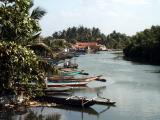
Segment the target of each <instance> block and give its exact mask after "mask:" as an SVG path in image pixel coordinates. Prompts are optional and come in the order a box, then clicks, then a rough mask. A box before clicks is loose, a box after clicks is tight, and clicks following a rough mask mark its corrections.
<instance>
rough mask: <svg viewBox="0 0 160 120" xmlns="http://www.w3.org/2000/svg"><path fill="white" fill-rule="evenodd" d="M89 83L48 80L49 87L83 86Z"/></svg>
mask: <svg viewBox="0 0 160 120" xmlns="http://www.w3.org/2000/svg"><path fill="white" fill-rule="evenodd" d="M88 83H89V81H87V82H86V81H85V82H47V87H64V86H70V87H81V86H86V85H87V84H88Z"/></svg>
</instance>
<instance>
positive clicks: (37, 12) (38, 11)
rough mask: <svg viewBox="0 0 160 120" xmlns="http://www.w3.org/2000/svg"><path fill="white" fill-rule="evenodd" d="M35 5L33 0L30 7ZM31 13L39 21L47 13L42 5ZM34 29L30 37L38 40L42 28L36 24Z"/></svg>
mask: <svg viewBox="0 0 160 120" xmlns="http://www.w3.org/2000/svg"><path fill="white" fill-rule="evenodd" d="M33 6H34V3H33V1H31V3H30V6H29V9H31V8H32V7H33ZM29 14H30V18H32V19H33V20H35V21H36V22H38V21H39V20H40V19H41V18H42V17H43V16H44V15H45V14H46V11H45V10H44V9H43V8H41V7H36V8H34V9H33V10H32V11H31V13H29ZM33 31H34V32H33V33H32V37H31V38H30V41H33V40H36V39H37V38H39V37H40V34H41V32H39V31H40V29H38V28H37V27H36V26H35V27H34V30H33Z"/></svg>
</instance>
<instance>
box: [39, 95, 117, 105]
mask: <svg viewBox="0 0 160 120" xmlns="http://www.w3.org/2000/svg"><path fill="white" fill-rule="evenodd" d="M36 99H37V100H39V101H42V102H48V103H57V104H61V105H67V106H75V107H90V106H92V105H94V104H101V105H114V104H115V103H116V102H111V101H110V100H108V99H106V98H105V99H106V100H107V101H105V100H104V99H95V98H92V99H89V98H85V97H80V96H71V97H65V96H42V97H37V98H36Z"/></svg>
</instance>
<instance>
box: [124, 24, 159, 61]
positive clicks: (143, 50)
mask: <svg viewBox="0 0 160 120" xmlns="http://www.w3.org/2000/svg"><path fill="white" fill-rule="evenodd" d="M159 51H160V26H152V27H151V28H150V29H145V30H144V31H142V32H138V33H137V34H136V35H134V36H132V37H131V43H130V44H129V45H128V46H127V47H126V48H125V49H124V54H125V56H126V57H128V58H132V59H134V60H138V61H144V62H149V63H153V64H160V53H159Z"/></svg>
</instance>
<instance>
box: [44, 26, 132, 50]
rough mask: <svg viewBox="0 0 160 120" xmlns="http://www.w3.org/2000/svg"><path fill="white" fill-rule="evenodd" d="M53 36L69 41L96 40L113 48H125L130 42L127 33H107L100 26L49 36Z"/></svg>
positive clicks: (55, 33)
mask: <svg viewBox="0 0 160 120" xmlns="http://www.w3.org/2000/svg"><path fill="white" fill-rule="evenodd" d="M51 38H52V39H65V40H67V42H69V43H76V42H94V41H96V42H98V43H100V44H103V45H105V46H106V47H107V48H111V49H112V48H113V49H123V48H124V47H125V46H126V45H128V43H129V37H128V36H126V35H125V34H121V33H118V32H116V31H113V33H111V34H109V35H105V34H103V33H102V32H101V31H100V30H99V28H95V27H93V28H87V27H83V26H79V27H72V28H68V29H66V30H62V31H58V32H54V33H53V34H52V36H51V37H48V39H50V40H51ZM46 39H47V38H46Z"/></svg>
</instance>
